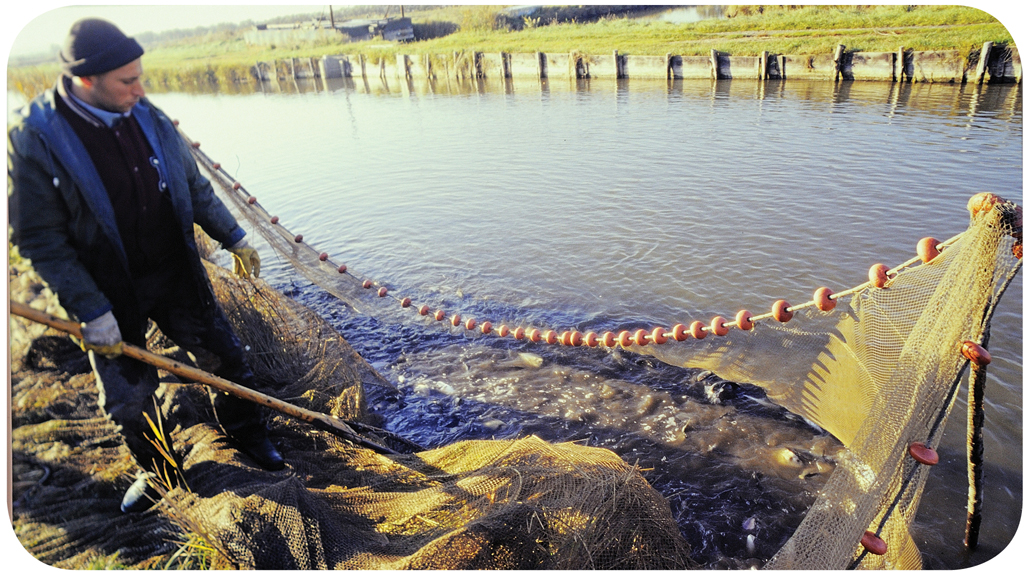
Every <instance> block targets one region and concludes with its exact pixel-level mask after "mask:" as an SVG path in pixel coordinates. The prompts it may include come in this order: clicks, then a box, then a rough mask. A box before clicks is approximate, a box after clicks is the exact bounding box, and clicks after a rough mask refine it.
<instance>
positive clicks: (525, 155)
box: [152, 79, 1023, 568]
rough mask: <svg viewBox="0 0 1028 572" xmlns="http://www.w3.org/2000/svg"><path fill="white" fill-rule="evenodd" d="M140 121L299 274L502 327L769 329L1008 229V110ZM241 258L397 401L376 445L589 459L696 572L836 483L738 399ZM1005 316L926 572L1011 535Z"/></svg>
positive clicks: (819, 86) (566, 106) (252, 98)
mask: <svg viewBox="0 0 1028 572" xmlns="http://www.w3.org/2000/svg"><path fill="white" fill-rule="evenodd" d="M152 98H153V100H154V101H155V102H156V103H157V104H158V105H160V106H162V107H163V108H164V109H165V110H166V111H167V112H168V113H169V115H171V116H172V117H175V118H177V119H179V120H180V121H181V123H182V127H183V129H184V130H185V131H186V132H187V133H188V134H189V135H190V136H191V137H192V138H194V139H196V140H198V141H200V142H201V144H202V149H203V150H204V151H206V152H207V153H208V154H209V155H210V156H211V157H212V158H214V159H215V160H217V161H220V162H221V163H222V165H223V166H224V168H225V169H226V170H227V171H228V172H229V173H230V174H231V175H232V176H233V177H235V178H236V179H238V180H240V181H241V182H242V183H243V184H244V185H245V186H246V188H247V189H248V190H249V192H250V193H252V194H254V195H256V196H257V197H258V198H259V199H260V201H261V204H262V205H264V207H265V208H266V209H267V210H268V211H269V212H271V213H272V214H275V215H278V216H279V217H280V218H281V221H282V224H283V225H284V226H286V227H287V228H289V229H290V230H292V231H294V232H298V233H302V234H303V235H304V237H305V241H306V242H309V243H311V244H312V245H313V246H314V247H315V248H317V249H319V250H322V251H325V252H328V253H329V254H330V255H331V256H332V258H333V259H334V260H343V261H345V262H346V264H347V265H348V266H350V267H351V268H353V269H354V270H355V271H359V272H360V273H361V274H363V275H365V276H369V277H372V278H374V279H375V280H377V281H379V282H381V283H383V284H386V285H388V286H389V288H390V290H392V291H398V292H403V294H404V295H408V296H411V297H412V298H414V299H415V300H419V301H421V302H424V303H427V304H428V305H430V306H431V307H433V308H444V309H446V311H447V313H448V314H452V313H460V314H462V315H465V316H475V317H476V318H478V319H479V320H482V319H489V320H491V321H493V322H495V323H499V322H504V323H507V324H510V325H511V326H512V327H514V326H516V325H526V326H536V327H540V328H553V329H556V330H558V331H559V330H560V329H566V328H576V329H580V330H583V331H584V330H597V331H602V330H604V329H612V330H620V329H628V328H635V327H647V326H653V325H667V324H673V323H676V322H685V323H688V322H690V321H692V320H694V319H699V320H703V321H708V320H709V319H710V317H712V316H714V315H716V314H721V315H733V314H734V313H735V311H737V310H738V309H740V308H749V309H751V310H752V311H754V312H755V313H758V312H763V311H766V309H767V308H768V307H770V304H771V303H772V302H773V301H774V300H776V299H778V298H785V299H788V300H791V301H796V302H799V301H803V300H806V299H808V298H809V296H810V293H811V292H813V290H814V289H816V288H817V287H819V286H829V287H831V288H833V289H835V290H836V291H838V290H840V289H844V288H846V287H849V286H852V285H856V284H859V283H862V282H863V281H865V280H866V273H867V269H868V267H870V266H871V265H872V264H874V263H877V262H882V263H885V264H887V265H895V264H899V263H900V262H903V261H906V260H907V259H909V258H911V257H912V256H913V255H914V246H915V244H916V242H917V241H918V240H919V239H920V238H921V237H923V236H934V237H936V238H939V239H945V238H948V237H950V236H952V235H955V234H957V233H959V232H961V231H962V230H963V229H964V228H966V226H967V220H968V213H967V211H966V208H965V205H966V202H967V199H968V198H969V197H970V196H971V195H973V194H975V193H977V192H980V191H992V192H995V193H997V194H999V195H1001V196H1003V197H1005V198H1007V199H1010V200H1014V201H1016V202H1018V203H1021V202H1022V178H1023V171H1022V153H1023V144H1022V140H1023V138H1022V103H1021V102H1022V100H1021V89H1020V87H1019V86H984V87H975V86H970V85H965V86H961V85H950V84H945V85H932V84H914V85H911V84H890V83H844V84H833V83H830V82H795V81H787V82H754V81H743V80H735V81H720V82H710V81H676V82H665V81H658V82H650V81H642V80H631V81H621V82H615V81H607V82H597V81H592V82H590V81H588V80H582V81H571V82H563V81H560V82H553V81H550V82H546V81H543V82H539V81H528V82H514V83H512V82H492V83H490V82H486V83H483V84H472V83H464V84H460V83H455V82H453V81H452V80H451V81H445V80H440V81H437V82H434V83H428V82H424V81H415V82H410V83H408V82H397V81H395V80H390V81H389V82H382V81H380V80H378V79H375V80H373V81H368V82H365V81H363V80H357V81H349V80H346V81H343V80H339V81H336V82H330V83H329V85H328V86H327V88H326V86H322V85H321V84H318V83H308V84H302V85H289V84H287V85H281V86H278V85H265V86H264V88H263V90H262V91H259V92H254V93H243V94H232V95H228V94H218V93H212V94H202V95H195V94H182V93H169V94H157V95H153V96H152ZM254 234H255V233H254ZM260 246H261V247H262V248H263V250H262V256H263V257H264V260H265V264H264V269H263V271H262V277H265V278H267V279H268V280H269V281H270V282H271V283H272V284H274V285H276V286H278V287H280V288H282V289H284V290H286V291H287V292H288V293H290V294H291V295H293V296H295V297H296V298H298V299H299V300H301V301H303V302H304V303H306V304H308V305H310V306H312V307H314V308H315V309H316V310H318V311H319V312H320V313H321V314H322V315H323V316H325V317H326V318H327V319H329V321H330V322H331V323H333V325H335V326H336V327H337V329H339V330H340V331H341V332H342V333H343V335H344V336H345V337H346V338H347V339H348V340H349V341H350V343H351V344H353V345H354V347H356V348H357V349H358V351H360V352H361V353H362V354H363V355H365V356H366V357H367V358H368V359H369V361H371V362H372V363H373V364H374V365H375V366H376V368H378V369H379V371H381V372H382V373H383V374H384V375H386V376H387V377H388V378H390V379H391V380H392V381H394V382H395V383H396V384H397V385H398V386H399V387H400V388H401V390H402V392H403V395H402V397H401V398H387V397H385V396H378V395H375V396H373V400H372V401H373V403H372V407H373V409H374V410H375V411H377V412H378V413H380V414H381V415H383V416H384V418H385V420H386V421H387V423H388V427H389V428H390V429H393V430H395V431H397V432H400V433H402V434H404V435H405V436H408V437H410V438H412V439H414V440H416V441H418V442H420V443H422V444H424V445H426V446H430V447H432V446H438V445H442V444H445V443H450V442H453V441H455V440H459V439H470V438H475V439H489V438H508V437H516V436H520V435H527V434H535V435H539V436H541V437H543V438H545V439H549V440H555V441H567V440H576V441H580V442H584V443H588V444H591V445H596V446H603V447H608V448H610V449H612V450H614V451H615V452H617V453H618V454H620V455H622V457H623V458H625V459H626V460H628V461H629V462H632V463H634V462H638V463H639V464H640V466H642V467H644V468H646V469H652V470H649V471H648V472H647V477H648V479H649V480H650V482H651V483H652V484H653V485H654V486H655V487H656V488H657V489H658V490H660V491H661V492H662V493H663V494H664V495H665V496H666V497H667V498H668V500H669V503H670V505H671V507H672V511H673V513H674V514H675V516H676V518H677V519H678V520H679V524H680V527H681V529H682V531H683V534H685V535H686V537H687V538H688V540H689V541H690V542H691V543H692V544H693V546H694V549H695V550H696V556H697V559H698V560H699V561H700V562H702V563H703V564H705V565H707V566H712V567H721V566H732V567H737V566H750V565H757V566H759V565H760V564H761V563H762V562H763V560H765V559H766V558H767V557H769V556H770V555H772V554H773V553H774V552H775V551H776V550H777V548H778V547H779V546H780V545H781V543H782V542H784V540H785V539H786V538H787V537H788V536H789V534H790V533H791V530H792V528H794V527H795V525H796V523H798V522H799V520H800V519H801V518H802V515H803V512H804V511H805V510H806V507H807V506H808V505H809V504H810V502H812V500H813V498H814V496H815V495H816V493H817V490H819V487H820V485H822V484H823V483H824V481H825V480H826V479H827V477H828V476H829V475H830V473H831V470H832V468H833V466H834V463H833V460H832V456H833V453H834V452H835V451H837V448H838V444H837V443H836V442H835V440H834V439H833V438H831V436H829V435H827V434H825V433H824V432H821V431H819V430H817V429H816V428H814V427H811V426H810V425H809V424H807V423H805V422H804V421H803V420H802V419H799V418H797V417H795V416H793V415H791V414H788V413H787V412H785V411H783V410H780V409H778V408H776V407H774V406H773V405H771V404H769V403H767V402H766V401H765V400H763V399H762V393H761V392H760V391H759V390H756V389H754V388H749V387H745V386H744V387H735V386H733V385H730V384H728V385H725V384H723V383H722V382H721V381H720V380H717V379H716V378H711V377H705V376H703V375H702V373H701V372H697V371H688V370H682V369H679V368H675V367H672V366H668V365H666V364H662V363H660V362H657V361H655V360H652V359H650V358H644V357H641V356H638V355H635V354H629V353H623V352H620V351H613V352H611V351H597V350H583V349H575V348H564V347H549V346H542V347H540V346H539V345H526V344H523V343H519V342H515V341H512V340H509V339H506V340H499V339H497V338H494V337H490V338H483V337H481V336H475V335H471V334H467V333H466V332H465V333H462V332H461V331H460V330H459V329H458V328H449V327H441V326H438V325H432V324H426V323H425V322H422V321H418V320H410V319H406V318H405V316H408V315H409V314H405V313H402V312H400V311H399V310H396V309H392V307H390V309H384V310H383V311H382V312H381V313H372V314H357V313H355V312H353V311H350V310H348V309H347V308H346V306H345V305H343V304H342V303H340V302H339V301H338V300H336V299H334V298H332V297H331V296H328V295H327V294H325V293H324V292H321V291H319V289H318V288H316V287H314V286H312V285H311V284H310V283H309V282H307V281H306V280H305V279H303V278H301V277H300V276H299V275H298V274H296V273H295V272H294V271H293V270H292V269H291V267H290V266H289V264H288V261H286V260H284V259H282V258H280V257H278V256H277V255H276V254H274V253H273V252H271V251H270V250H269V249H267V248H266V247H265V246H264V245H260ZM1021 301H1022V288H1021V278H1020V277H1018V278H1017V279H1016V281H1015V283H1014V284H1013V285H1012V286H1011V288H1010V290H1009V291H1008V292H1007V294H1006V296H1005V298H1004V299H1003V302H1002V304H1001V305H1000V308H999V310H998V312H997V316H996V318H995V321H994V324H993V330H992V341H991V346H990V349H991V350H992V355H993V357H994V361H993V364H992V365H991V366H990V368H989V372H990V377H989V385H988V388H987V391H986V393H987V428H986V433H987V443H986V459H987V462H988V466H987V468H986V474H987V481H986V486H987V487H988V488H987V490H986V508H985V511H986V512H985V524H984V529H983V533H982V547H981V548H980V549H979V550H978V551H977V552H976V553H973V554H971V555H967V554H965V553H964V551H963V550H962V546H961V542H962V538H963V528H964V525H963V521H964V516H965V508H964V502H965V498H964V496H965V494H966V492H965V491H966V480H965V477H964V474H963V471H964V461H963V458H964V451H963V447H964V446H963V435H964V428H963V423H964V421H963V409H962V407H963V401H961V403H960V404H958V406H957V408H956V410H955V414H954V417H953V419H952V420H951V421H950V423H949V429H948V431H947V435H946V437H945V439H944V442H943V444H942V446H941V447H940V452H942V454H943V459H944V461H943V463H941V464H940V465H939V466H937V467H936V468H935V469H933V477H932V479H931V482H930V484H929V487H928V490H927V493H926V495H925V500H924V501H923V502H922V506H923V508H922V511H921V515H920V517H919V523H918V540H919V543H920V545H921V546H922V549H923V551H924V552H925V558H926V563H927V564H928V565H929V566H934V567H944V568H958V567H965V566H968V565H973V564H976V563H980V562H982V561H984V560H987V559H988V558H990V557H991V556H993V555H995V554H996V553H997V552H999V551H1000V550H1002V549H1003V548H1005V547H1006V545H1007V544H1008V543H1009V541H1010V538H1011V537H1012V536H1013V533H1014V531H1015V530H1016V527H1017V524H1018V522H1019V520H1020V513H1021V502H1022V463H1023V460H1022V454H1021V451H1022V419H1023V415H1022V406H1021V404H1022V387H1021V380H1022V365H1021V364H1022V352H1021V346H1022V304H1021Z"/></svg>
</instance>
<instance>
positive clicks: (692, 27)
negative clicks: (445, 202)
mask: <svg viewBox="0 0 1028 572" xmlns="http://www.w3.org/2000/svg"><path fill="white" fill-rule="evenodd" d="M725 13H726V14H729V15H731V16H732V17H730V18H720V19H709V20H703V21H700V22H696V23H691V24H675V23H670V22H663V21H657V20H646V19H633V18H625V17H607V18H604V19H602V20H600V21H598V22H592V23H579V22H575V21H569V22H564V23H555V24H549V25H547V22H543V21H532V20H531V19H528V20H526V21H525V22H524V23H523V25H524V27H523V28H522V29H520V30H513V29H510V28H506V27H502V26H497V25H496V22H497V19H496V16H497V15H498V14H499V7H497V6H449V7H440V8H437V9H433V10H425V11H418V12H413V13H409V14H408V16H410V17H411V19H412V21H413V22H414V25H415V27H416V29H419V30H432V29H436V28H450V29H454V28H456V29H457V30H458V31H457V32H455V33H452V34H449V35H446V36H443V37H439V38H434V39H428V40H421V41H415V42H411V43H405V44H397V43H388V42H384V41H382V40H372V41H367V42H354V43H345V42H338V43H337V42H329V41H324V42H312V43H305V44H293V45H275V46H258V45H249V44H247V42H246V40H245V38H244V35H243V33H228V32H221V33H218V34H209V35H207V36H203V37H194V38H189V39H185V40H180V41H178V42H175V43H173V44H165V45H160V46H155V47H151V48H149V49H148V50H147V54H146V55H145V56H144V59H143V62H144V67H145V70H146V72H147V75H148V76H150V81H155V82H160V83H163V84H164V85H170V86H174V85H175V84H180V85H190V84H194V83H202V82H203V81H208V80H210V79H216V80H218V81H221V82H225V81H229V82H231V81H234V80H236V79H240V78H243V77H245V76H246V75H247V73H248V72H247V70H248V68H249V67H250V66H252V65H254V63H256V62H257V61H273V60H281V59H287V58H291V57H320V56H323V55H330V54H357V53H363V54H365V55H368V56H370V57H371V58H372V59H374V60H377V59H378V58H379V57H394V56H395V55H396V54H398V53H405V54H409V55H421V54H449V53H452V52H454V51H472V50H474V51H479V52H511V53H531V52H536V51H541V52H549V53H571V52H579V53H584V54H597V55H599V54H609V53H612V52H613V51H614V50H618V51H619V53H621V54H626V55H660V56H663V55H665V54H669V53H670V54H677V55H706V54H709V53H710V50H711V49H716V50H719V51H721V52H725V53H729V54H732V55H740V56H747V55H749V56H753V55H759V54H760V52H762V51H768V52H770V53H775V54H789V55H799V54H824V53H832V52H833V51H834V50H835V47H836V46H837V45H838V44H843V45H845V46H846V49H847V50H853V51H864V52H889V51H895V50H897V49H898V48H900V47H904V48H907V49H913V50H918V51H922V50H958V51H959V52H960V53H962V54H965V55H966V54H969V53H971V52H972V51H974V50H977V49H978V48H980V47H981V45H982V44H983V43H984V42H987V41H991V42H994V43H996V44H1007V45H1009V44H1012V43H1013V38H1012V36H1011V35H1010V32H1009V31H1008V30H1007V29H1006V28H1005V27H1004V26H1003V24H1002V23H1000V22H999V21H997V20H996V19H995V18H993V17H992V16H991V15H989V14H988V13H986V12H983V11H981V10H978V9H975V8H969V7H963V6H906V5H904V6H801V7H778V6H727V7H725ZM498 27H499V28H500V29H497V28H498ZM339 37H340V39H342V38H344V36H342V35H340V36H339ZM56 72H57V67H56V65H53V66H34V67H31V68H10V69H8V79H9V82H8V84H9V85H10V86H11V87H12V88H13V89H19V87H18V86H19V85H24V86H26V87H28V86H30V85H35V84H36V82H37V81H38V79H36V78H34V76H40V75H41V76H45V77H46V78H47V80H46V84H50V83H52V81H53V80H52V77H53V76H54V75H55V74H56Z"/></svg>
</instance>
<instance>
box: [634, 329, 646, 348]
mask: <svg viewBox="0 0 1028 572" xmlns="http://www.w3.org/2000/svg"><path fill="white" fill-rule="evenodd" d="M649 334H650V333H649V332H647V331H646V330H644V329H642V328H640V329H638V330H636V331H635V334H634V335H633V336H632V341H633V342H635V343H636V344H638V345H639V346H640V347H642V346H645V345H646V344H648V343H650V339H649V338H648V337H646V336H648V335H649Z"/></svg>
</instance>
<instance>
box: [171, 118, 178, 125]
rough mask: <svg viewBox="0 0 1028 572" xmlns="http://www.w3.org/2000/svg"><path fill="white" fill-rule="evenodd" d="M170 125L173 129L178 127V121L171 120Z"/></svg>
mask: <svg viewBox="0 0 1028 572" xmlns="http://www.w3.org/2000/svg"><path fill="white" fill-rule="evenodd" d="M171 124H172V125H174V126H175V127H178V119H172V120H171Z"/></svg>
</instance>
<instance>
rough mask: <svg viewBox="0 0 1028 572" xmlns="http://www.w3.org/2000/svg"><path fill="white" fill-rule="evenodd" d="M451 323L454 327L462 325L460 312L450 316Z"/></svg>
mask: <svg viewBox="0 0 1028 572" xmlns="http://www.w3.org/2000/svg"><path fill="white" fill-rule="evenodd" d="M450 325H451V326H454V327H456V326H459V325H460V314H454V315H452V316H450Z"/></svg>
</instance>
